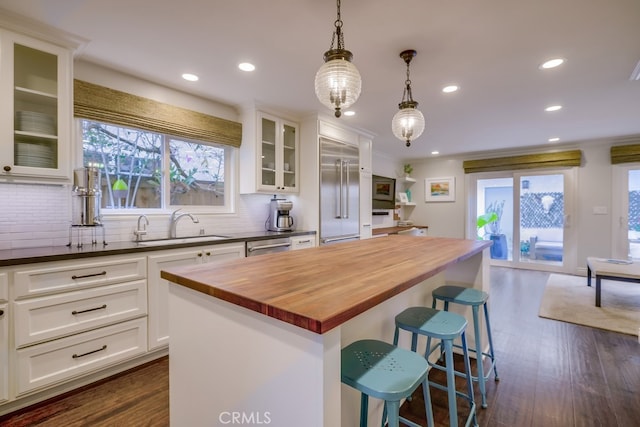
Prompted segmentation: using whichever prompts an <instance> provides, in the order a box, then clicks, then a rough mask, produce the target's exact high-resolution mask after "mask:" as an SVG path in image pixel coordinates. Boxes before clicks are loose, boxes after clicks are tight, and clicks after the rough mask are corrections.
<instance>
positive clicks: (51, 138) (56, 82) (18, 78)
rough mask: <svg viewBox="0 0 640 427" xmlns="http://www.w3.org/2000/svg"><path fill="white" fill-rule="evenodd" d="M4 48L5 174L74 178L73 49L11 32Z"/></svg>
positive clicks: (0, 163)
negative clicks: (71, 166)
mask: <svg viewBox="0 0 640 427" xmlns="http://www.w3.org/2000/svg"><path fill="white" fill-rule="evenodd" d="M0 49H1V50H0V77H1V79H0V82H1V83H0V84H1V85H2V90H1V93H2V94H3V98H4V99H5V102H3V103H2V106H1V107H0V108H1V110H0V120H2V123H3V125H2V128H1V130H0V132H3V138H2V140H1V141H0V146H2V152H1V153H0V177H2V178H4V179H10V178H12V177H25V178H45V179H53V180H58V179H62V180H66V179H69V176H70V167H69V165H70V154H71V150H70V148H71V141H70V140H71V122H72V89H71V82H72V78H71V61H72V56H71V52H70V50H69V49H67V48H63V47H60V46H57V45H53V44H50V43H46V42H43V41H40V40H37V39H32V38H30V37H26V36H22V35H20V34H15V33H12V32H9V31H5V30H0Z"/></svg>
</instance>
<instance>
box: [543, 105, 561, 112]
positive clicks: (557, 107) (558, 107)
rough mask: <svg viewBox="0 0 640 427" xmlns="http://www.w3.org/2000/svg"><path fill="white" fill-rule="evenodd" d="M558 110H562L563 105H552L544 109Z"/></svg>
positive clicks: (549, 110)
mask: <svg viewBox="0 0 640 427" xmlns="http://www.w3.org/2000/svg"><path fill="white" fill-rule="evenodd" d="M558 110H562V105H551V106H549V107H547V108H545V109H544V111H548V112H552V111H558Z"/></svg>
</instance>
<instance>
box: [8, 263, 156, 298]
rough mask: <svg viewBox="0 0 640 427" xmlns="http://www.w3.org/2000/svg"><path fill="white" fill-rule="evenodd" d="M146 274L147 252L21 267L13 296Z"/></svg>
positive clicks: (77, 287) (15, 274)
mask: <svg viewBox="0 0 640 427" xmlns="http://www.w3.org/2000/svg"><path fill="white" fill-rule="evenodd" d="M146 277H147V257H146V256H137V257H133V256H113V257H100V258H98V259H92V258H87V259H83V260H80V261H77V260H73V261H57V262H46V263H42V264H35V265H33V266H31V267H20V269H19V270H16V271H15V272H14V274H13V282H14V283H13V288H14V298H15V299H22V298H29V297H35V296H40V295H46V294H52V293H56V292H67V291H75V290H78V289H84V288H90V287H95V286H102V285H109V284H112V283H123V282H130V281H132V280H139V279H145V278H146Z"/></svg>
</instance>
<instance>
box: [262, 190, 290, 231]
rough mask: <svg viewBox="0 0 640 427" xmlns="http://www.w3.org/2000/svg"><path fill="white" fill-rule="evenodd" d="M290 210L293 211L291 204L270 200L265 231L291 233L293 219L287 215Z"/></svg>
mask: <svg viewBox="0 0 640 427" xmlns="http://www.w3.org/2000/svg"><path fill="white" fill-rule="evenodd" d="M291 209H293V202H291V201H289V200H286V199H276V198H275V197H274V198H273V199H271V203H270V205H269V219H267V223H268V225H267V229H268V230H269V231H292V230H293V217H292V216H291V214H290V213H289V212H291Z"/></svg>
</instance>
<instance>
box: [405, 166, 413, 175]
mask: <svg viewBox="0 0 640 427" xmlns="http://www.w3.org/2000/svg"><path fill="white" fill-rule="evenodd" d="M411 172H413V166H411V164H409V163H407V164H405V165H404V176H406V177H409V175H411Z"/></svg>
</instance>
